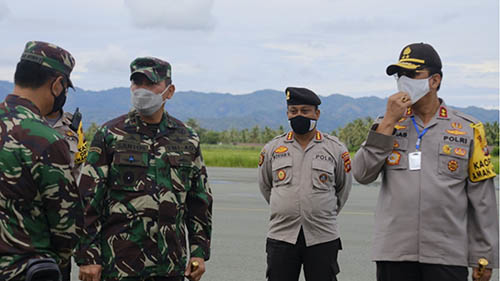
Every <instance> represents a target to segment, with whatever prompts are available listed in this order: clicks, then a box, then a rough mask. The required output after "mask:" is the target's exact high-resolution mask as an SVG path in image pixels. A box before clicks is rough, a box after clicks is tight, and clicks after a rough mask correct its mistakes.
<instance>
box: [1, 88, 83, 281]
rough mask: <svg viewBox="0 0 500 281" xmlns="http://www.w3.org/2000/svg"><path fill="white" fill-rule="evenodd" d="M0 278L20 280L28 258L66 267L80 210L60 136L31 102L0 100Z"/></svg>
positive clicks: (65, 150)
mask: <svg viewBox="0 0 500 281" xmlns="http://www.w3.org/2000/svg"><path fill="white" fill-rule="evenodd" d="M0 136H1V139H2V142H1V143H0V147H1V150H0V233H1V235H0V268H1V270H0V280H23V277H24V276H21V275H24V272H23V271H24V269H25V267H26V263H27V262H28V259H30V258H35V257H52V258H54V259H56V261H57V262H58V263H59V264H60V266H61V267H64V266H66V264H67V263H68V261H69V257H70V255H71V250H72V248H73V246H74V243H75V241H77V236H76V227H75V222H76V220H77V217H78V215H79V214H80V216H81V212H82V206H81V203H80V200H79V196H78V190H77V188H76V185H75V182H74V179H73V177H72V176H71V170H70V165H69V163H70V154H69V150H68V145H67V144H66V142H65V141H64V138H63V137H62V136H61V135H60V134H58V133H57V132H56V131H55V130H54V129H52V128H50V127H48V126H47V125H46V123H45V122H44V121H43V119H42V117H41V116H40V112H39V110H38V109H37V108H36V107H35V105H34V104H32V103H31V102H30V101H28V100H26V99H23V98H20V97H18V96H15V95H9V96H7V98H6V99H5V102H4V103H2V104H1V105H0Z"/></svg>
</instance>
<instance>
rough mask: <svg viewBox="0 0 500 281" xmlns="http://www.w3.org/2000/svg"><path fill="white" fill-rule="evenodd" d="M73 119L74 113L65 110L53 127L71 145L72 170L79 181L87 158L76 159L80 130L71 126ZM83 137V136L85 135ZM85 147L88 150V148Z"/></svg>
mask: <svg viewBox="0 0 500 281" xmlns="http://www.w3.org/2000/svg"><path fill="white" fill-rule="evenodd" d="M72 120H73V114H71V113H69V112H64V113H63V115H62V116H61V118H59V120H57V122H56V123H55V124H54V125H53V126H52V128H54V129H55V130H56V131H57V132H59V133H60V134H61V135H62V136H63V137H64V139H65V140H66V142H67V143H68V145H69V150H70V152H71V172H72V174H73V177H74V178H75V180H76V181H77V182H78V178H79V177H80V172H81V169H82V164H83V162H84V161H85V158H83V159H80V157H78V158H79V159H78V160H77V159H76V158H77V154H78V152H79V150H78V149H79V146H78V138H79V134H78V132H75V131H73V130H72V129H71V128H70V125H71V121H72ZM81 137H83V135H82V136H81ZM80 149H82V148H80ZM84 149H85V150H86V148H84ZM85 154H86V153H85Z"/></svg>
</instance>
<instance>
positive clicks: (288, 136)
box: [286, 131, 293, 140]
mask: <svg viewBox="0 0 500 281" xmlns="http://www.w3.org/2000/svg"><path fill="white" fill-rule="evenodd" d="M292 139H293V131H290V132H288V134H287V135H286V140H292Z"/></svg>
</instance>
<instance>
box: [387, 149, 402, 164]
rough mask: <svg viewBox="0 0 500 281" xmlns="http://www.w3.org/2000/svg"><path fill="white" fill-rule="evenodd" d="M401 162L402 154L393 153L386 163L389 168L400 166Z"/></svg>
mask: <svg viewBox="0 0 500 281" xmlns="http://www.w3.org/2000/svg"><path fill="white" fill-rule="evenodd" d="M400 160H401V153H399V152H397V151H393V152H392V153H391V155H389V157H387V160H386V163H387V165H389V166H394V165H398V164H399V161H400Z"/></svg>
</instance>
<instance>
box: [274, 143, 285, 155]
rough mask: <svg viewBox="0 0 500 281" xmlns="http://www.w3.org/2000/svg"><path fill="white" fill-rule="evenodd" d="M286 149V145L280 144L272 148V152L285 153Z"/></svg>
mask: <svg viewBox="0 0 500 281" xmlns="http://www.w3.org/2000/svg"><path fill="white" fill-rule="evenodd" d="M287 151H288V147H286V146H283V145H281V146H279V147H278V148H276V149H275V150H274V153H278V154H280V153H285V152H287Z"/></svg>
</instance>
